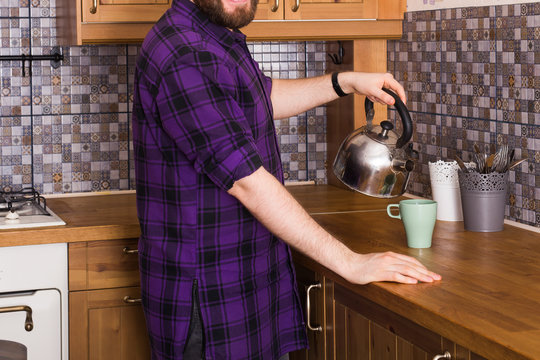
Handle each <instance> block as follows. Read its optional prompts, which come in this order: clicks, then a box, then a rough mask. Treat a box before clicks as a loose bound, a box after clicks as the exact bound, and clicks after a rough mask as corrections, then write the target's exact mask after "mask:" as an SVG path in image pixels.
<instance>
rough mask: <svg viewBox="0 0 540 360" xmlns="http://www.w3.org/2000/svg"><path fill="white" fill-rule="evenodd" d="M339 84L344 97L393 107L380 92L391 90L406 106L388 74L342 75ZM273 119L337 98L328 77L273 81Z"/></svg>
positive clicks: (399, 89) (400, 91) (392, 99)
mask: <svg viewBox="0 0 540 360" xmlns="http://www.w3.org/2000/svg"><path fill="white" fill-rule="evenodd" d="M338 83H339V86H340V87H341V89H342V90H343V91H344V92H345V93H346V94H351V93H358V94H362V95H366V96H367V97H368V98H369V99H370V100H371V101H374V102H380V103H381V104H387V105H393V104H394V98H393V97H392V96H390V95H388V94H387V93H385V92H384V91H382V90H381V89H382V88H383V87H384V88H388V89H390V90H393V91H394V92H395V93H396V94H397V95H398V96H399V97H400V98H401V100H402V101H403V102H404V103H406V97H405V91H404V90H403V87H402V86H401V84H399V83H398V82H397V81H396V80H395V79H394V77H393V76H392V75H391V74H389V73H361V72H343V73H340V74H339V75H338ZM270 97H271V99H272V106H273V110H274V119H284V118H288V117H290V116H294V115H297V114H300V113H302V112H305V111H307V110H309V109H312V108H314V107H317V106H320V105H323V104H326V103H327V102H330V101H332V100H335V99H337V98H338V95H337V94H336V92H335V91H334V88H333V87H332V80H331V75H323V76H317V77H312V78H305V79H291V80H283V79H281V80H280V79H272V93H271V95H270Z"/></svg>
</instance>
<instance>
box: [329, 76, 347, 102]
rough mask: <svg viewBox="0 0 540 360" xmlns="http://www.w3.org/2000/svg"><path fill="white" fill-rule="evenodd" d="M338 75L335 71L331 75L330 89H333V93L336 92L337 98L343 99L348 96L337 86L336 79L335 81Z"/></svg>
mask: <svg viewBox="0 0 540 360" xmlns="http://www.w3.org/2000/svg"><path fill="white" fill-rule="evenodd" d="M338 74H339V72H337V71H336V72H333V73H332V87H333V88H334V91H335V92H336V94H338V95H339V97H344V96H347V95H348V94H346V93H345V92H344V91H343V89H342V88H341V86H339V83H338V79H337V76H338Z"/></svg>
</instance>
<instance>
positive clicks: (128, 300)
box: [122, 295, 142, 304]
mask: <svg viewBox="0 0 540 360" xmlns="http://www.w3.org/2000/svg"><path fill="white" fill-rule="evenodd" d="M122 300H124V302H125V303H126V304H136V303H137V304H138V303H141V302H142V299H141V298H139V299H134V298H132V297H131V296H129V295H126V296H124V298H123V299H122Z"/></svg>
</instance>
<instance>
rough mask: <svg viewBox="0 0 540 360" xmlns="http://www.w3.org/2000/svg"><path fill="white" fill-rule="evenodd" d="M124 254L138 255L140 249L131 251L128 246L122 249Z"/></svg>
mask: <svg viewBox="0 0 540 360" xmlns="http://www.w3.org/2000/svg"><path fill="white" fill-rule="evenodd" d="M122 252H123V253H124V254H128V255H129V254H138V253H139V250H138V249H130V248H129V247H127V246H126V247H125V248H123V249H122Z"/></svg>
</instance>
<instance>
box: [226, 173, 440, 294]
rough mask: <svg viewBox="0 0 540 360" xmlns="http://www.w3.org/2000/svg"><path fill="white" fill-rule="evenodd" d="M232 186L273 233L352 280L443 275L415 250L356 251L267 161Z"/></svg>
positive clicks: (413, 279)
mask: <svg viewBox="0 0 540 360" xmlns="http://www.w3.org/2000/svg"><path fill="white" fill-rule="evenodd" d="M228 192H229V194H230V195H232V196H234V197H236V198H237V199H238V200H239V201H240V202H241V203H242V204H243V205H244V206H245V207H246V208H247V209H248V210H249V211H250V212H251V213H252V214H253V216H255V217H256V218H257V219H258V220H259V221H260V222H261V223H262V224H263V225H264V226H266V228H267V229H268V230H270V231H271V232H272V233H273V234H274V235H276V236H277V237H279V238H281V239H282V240H284V241H285V242H286V243H288V244H289V245H291V246H292V247H294V248H295V249H297V250H298V251H300V252H302V253H304V254H306V255H307V256H309V257H311V258H312V259H314V260H315V261H317V262H318V263H320V264H321V265H323V266H325V267H327V268H328V269H330V270H332V271H334V272H335V273H337V274H338V275H340V276H341V277H343V278H345V279H347V280H348V281H350V282H352V283H356V284H367V283H369V282H372V281H396V282H400V283H405V284H414V283H417V282H418V281H423V282H432V281H433V280H439V279H440V278H441V277H440V276H439V275H437V274H435V273H433V272H431V271H428V270H427V269H426V268H425V267H424V266H423V265H422V264H421V263H420V262H418V260H416V259H414V258H412V257H410V256H406V255H400V254H395V253H391V252H387V253H374V254H357V253H355V252H353V251H352V250H351V249H349V248H348V247H346V246H345V245H343V243H342V242H340V241H338V240H337V239H336V238H334V237H333V236H332V235H330V234H329V233H328V232H327V231H326V230H324V229H323V228H322V227H321V226H320V225H319V224H317V223H316V222H315V220H313V218H312V217H311V216H310V215H309V214H308V213H307V212H306V211H305V210H304V208H302V206H301V205H300V204H299V203H298V202H297V201H296V200H295V199H294V198H293V197H292V195H291V194H290V193H289V192H288V191H287V189H285V187H284V186H283V185H281V183H280V182H279V181H277V179H276V178H275V177H274V176H272V174H270V173H268V172H267V171H266V170H265V169H264V168H263V167H261V168H259V169H258V170H257V171H255V172H254V173H252V174H251V175H249V176H246V177H245V178H242V179H240V180H238V181H236V182H235V183H234V185H233V187H232V188H231V189H230V190H229V191H228Z"/></svg>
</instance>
